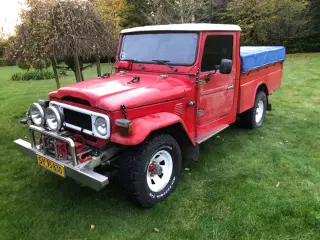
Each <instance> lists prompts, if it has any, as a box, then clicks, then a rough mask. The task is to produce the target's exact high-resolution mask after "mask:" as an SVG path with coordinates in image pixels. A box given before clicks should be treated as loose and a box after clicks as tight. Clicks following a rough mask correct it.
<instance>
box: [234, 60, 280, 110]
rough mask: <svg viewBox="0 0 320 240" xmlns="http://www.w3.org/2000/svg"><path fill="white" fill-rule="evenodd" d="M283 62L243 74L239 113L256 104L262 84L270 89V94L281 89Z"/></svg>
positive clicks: (241, 77)
mask: <svg viewBox="0 0 320 240" xmlns="http://www.w3.org/2000/svg"><path fill="white" fill-rule="evenodd" d="M282 69H283V62H278V63H275V64H273V65H268V66H265V67H262V68H258V69H256V70H254V71H251V72H248V73H244V74H241V76H240V94H239V96H240V98H239V106H238V113H242V112H244V111H246V110H248V109H250V108H251V107H252V106H253V104H254V99H255V94H253V93H256V92H257V89H258V87H259V86H261V85H262V84H265V86H266V87H267V89H268V94H269V95H270V94H272V92H273V91H274V90H276V89H277V88H279V87H280V84H281V78H282Z"/></svg>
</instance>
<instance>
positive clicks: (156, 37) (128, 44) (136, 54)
mask: <svg viewBox="0 0 320 240" xmlns="http://www.w3.org/2000/svg"><path fill="white" fill-rule="evenodd" d="M197 45H198V34H197V33H147V34H129V35H124V36H123V39H122V45H121V50H120V54H119V58H120V60H131V61H139V62H146V63H154V60H161V61H166V62H168V63H170V64H171V65H192V64H194V62H195V59H196V53H197Z"/></svg>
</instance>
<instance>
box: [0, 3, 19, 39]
mask: <svg viewBox="0 0 320 240" xmlns="http://www.w3.org/2000/svg"><path fill="white" fill-rule="evenodd" d="M23 2H24V1H23V0H0V28H3V31H4V33H5V34H6V35H10V34H12V33H13V31H14V27H15V25H16V24H17V21H18V19H19V11H20V9H21V7H22V3H23Z"/></svg>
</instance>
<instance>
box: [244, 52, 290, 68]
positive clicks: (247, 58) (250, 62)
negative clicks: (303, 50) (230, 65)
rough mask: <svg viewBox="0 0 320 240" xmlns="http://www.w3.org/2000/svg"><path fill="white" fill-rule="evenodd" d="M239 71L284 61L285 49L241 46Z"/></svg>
mask: <svg viewBox="0 0 320 240" xmlns="http://www.w3.org/2000/svg"><path fill="white" fill-rule="evenodd" d="M240 57H241V72H249V71H252V70H254V69H257V68H260V67H263V66H266V65H270V64H273V63H276V62H281V61H284V60H285V58H286V50H285V48H284V47H241V48H240Z"/></svg>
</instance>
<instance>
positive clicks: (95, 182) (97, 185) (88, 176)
mask: <svg viewBox="0 0 320 240" xmlns="http://www.w3.org/2000/svg"><path fill="white" fill-rule="evenodd" d="M29 130H30V141H31V143H29V142H27V141H24V140H22V139H17V140H15V141H14V143H15V144H16V145H17V147H18V149H19V150H20V151H21V152H22V153H24V154H25V155H27V156H29V157H30V158H31V159H32V160H33V161H34V162H36V158H37V155H40V156H43V157H45V158H47V159H49V160H51V161H52V162H54V163H56V164H58V165H61V166H63V167H64V169H65V174H66V177H70V178H72V179H74V180H76V181H78V182H79V183H81V184H82V185H84V186H87V187H90V188H92V189H94V190H96V191H99V190H101V189H102V188H104V187H105V186H106V185H107V184H108V183H109V180H108V177H106V176H104V175H101V174H99V173H96V172H94V171H92V170H90V169H87V168H85V167H84V168H80V167H78V164H77V159H76V150H75V147H74V146H75V145H74V141H73V140H72V139H71V138H65V137H62V136H60V135H58V134H56V133H53V132H48V131H46V130H45V129H43V128H39V127H36V126H32V125H31V126H30V129H29ZM34 132H39V133H41V134H45V135H49V136H51V137H54V138H56V139H58V140H60V141H64V142H67V143H68V144H69V146H70V148H71V157H72V164H67V163H64V162H62V161H58V160H56V159H54V158H52V157H50V156H48V155H45V154H43V153H42V152H40V151H39V150H38V149H37V146H36V141H35V136H34Z"/></svg>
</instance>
